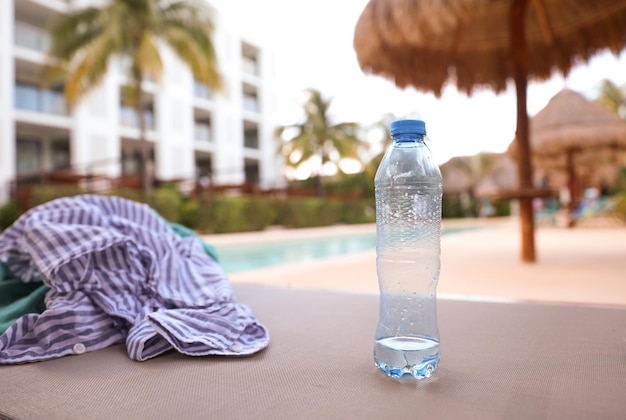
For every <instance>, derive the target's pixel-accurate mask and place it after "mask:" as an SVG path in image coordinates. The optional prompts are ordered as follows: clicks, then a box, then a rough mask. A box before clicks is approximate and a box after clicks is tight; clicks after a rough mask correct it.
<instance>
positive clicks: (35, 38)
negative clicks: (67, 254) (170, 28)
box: [0, 0, 284, 205]
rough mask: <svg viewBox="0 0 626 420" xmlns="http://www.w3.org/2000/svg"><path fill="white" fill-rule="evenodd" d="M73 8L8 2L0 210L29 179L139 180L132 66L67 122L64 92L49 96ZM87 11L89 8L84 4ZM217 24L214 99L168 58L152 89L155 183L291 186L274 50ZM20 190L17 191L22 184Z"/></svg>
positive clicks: (0, 64) (1, 85)
mask: <svg viewBox="0 0 626 420" xmlns="http://www.w3.org/2000/svg"><path fill="white" fill-rule="evenodd" d="M75 3H81V2H71V1H67V0H0V205H2V204H3V203H5V202H6V201H7V200H8V199H9V198H10V196H11V192H12V189H13V188H15V183H14V181H15V179H16V178H19V177H21V176H25V175H27V174H37V173H39V174H41V173H49V172H52V171H55V170H68V169H69V170H71V171H73V172H76V173H82V174H92V175H100V176H102V177H106V178H105V179H118V178H120V177H124V176H132V175H135V176H136V175H137V171H138V162H139V161H138V159H139V141H138V138H139V130H138V128H137V127H138V124H137V119H136V117H135V113H134V111H133V110H132V108H130V107H128V106H127V105H125V103H124V99H123V96H124V95H122V91H123V87H124V86H125V85H126V84H127V82H128V79H127V76H126V71H125V68H126V66H125V65H124V62H123V61H122V60H116V61H115V62H112V63H110V67H109V72H108V75H107V76H106V78H105V80H104V81H103V83H102V85H101V86H99V87H97V88H96V89H94V90H93V91H92V92H91V93H90V94H89V96H87V97H85V98H84V100H82V101H81V102H80V103H79V104H78V106H77V107H76V108H75V109H74V110H72V111H71V112H68V110H67V109H66V107H65V105H64V101H63V95H62V86H57V87H55V88H52V89H50V88H45V87H44V86H43V84H42V83H41V80H40V77H39V74H40V73H39V71H40V69H41V68H42V65H43V64H44V62H45V58H46V54H45V52H46V48H47V46H48V45H49V38H48V36H47V34H46V32H45V29H44V28H45V27H46V24H47V22H48V19H49V18H50V17H51V16H53V15H55V14H59V13H65V12H67V11H68V10H69V7H70V4H75ZM82 3H84V1H83V2H82ZM230 19H236V17H235V16H233V17H232V18H231V17H230V16H228V15H225V14H224V13H220V11H216V14H215V18H214V21H215V32H214V34H213V41H214V44H215V48H216V50H217V56H218V65H219V68H220V72H221V74H222V76H223V79H224V87H223V89H222V90H221V91H220V92H214V93H213V92H209V91H208V90H207V89H206V88H205V87H204V86H203V85H200V84H199V83H197V82H195V81H194V78H193V75H192V73H191V71H190V70H189V69H188V68H187V67H186V66H185V65H184V64H183V63H182V62H181V61H179V60H178V58H177V57H175V56H174V54H173V53H172V52H171V51H170V50H168V49H167V48H163V50H162V59H163V61H164V74H163V78H162V80H161V81H160V82H159V83H155V82H147V83H146V84H145V86H144V90H145V92H146V94H147V96H148V97H149V98H150V102H149V106H148V111H147V117H148V130H149V131H148V133H147V138H148V141H149V144H150V145H151V147H152V154H153V157H154V175H155V177H156V179H158V180H162V181H167V180H198V179H200V178H201V177H204V178H205V179H209V180H210V182H211V183H213V185H240V184H244V183H246V184H249V185H254V186H256V187H259V188H261V189H264V188H272V187H279V186H282V185H283V184H284V178H283V175H282V172H283V171H282V164H280V161H279V160H278V159H277V156H276V150H277V145H276V140H275V138H274V135H273V133H274V129H275V126H276V117H275V113H276V106H275V103H274V95H273V92H274V87H273V84H274V83H275V80H274V61H273V57H272V54H271V52H270V51H269V50H267V48H264V47H262V46H261V45H258V44H257V43H256V42H255V40H252V39H245V38H244V37H242V36H241V35H240V34H236V33H234V31H233V30H232V28H233V27H234V26H233V23H236V22H234V21H233V20H230ZM18 185H19V184H18Z"/></svg>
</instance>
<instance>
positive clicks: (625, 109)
mask: <svg viewBox="0 0 626 420" xmlns="http://www.w3.org/2000/svg"><path fill="white" fill-rule="evenodd" d="M597 101H598V102H600V103H601V104H602V105H604V106H605V107H606V108H607V109H609V110H610V111H611V112H614V113H615V114H617V115H619V117H620V118H622V119H626V92H625V91H624V88H619V87H618V86H617V85H616V84H615V83H613V82H612V81H610V80H608V79H605V80H603V81H602V84H601V85H600V96H599V97H598V99H597Z"/></svg>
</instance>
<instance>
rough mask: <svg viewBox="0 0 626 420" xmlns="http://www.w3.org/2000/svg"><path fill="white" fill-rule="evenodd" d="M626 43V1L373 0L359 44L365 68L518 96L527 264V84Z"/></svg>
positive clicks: (398, 80)
mask: <svg viewBox="0 0 626 420" xmlns="http://www.w3.org/2000/svg"><path fill="white" fill-rule="evenodd" d="M625 46H626V0H576V1H573V0H370V2H369V3H368V4H367V6H366V7H365V9H364V10H363V13H362V15H361V17H360V19H359V21H358V23H357V27H356V31H355V37H354V47H355V50H356V53H357V57H358V60H359V64H360V66H361V68H362V69H363V71H365V72H366V73H373V74H379V75H382V76H384V77H387V78H389V79H391V80H393V81H394V82H395V84H396V85H397V86H399V87H407V86H414V87H415V88H417V89H419V90H425V91H433V92H434V93H435V94H437V95H439V94H440V93H441V90H442V88H443V86H444V85H445V84H446V83H454V84H455V85H456V86H457V88H458V89H459V90H460V91H462V92H466V93H468V94H471V93H472V91H473V90H475V89H476V88H490V89H493V90H495V91H496V92H497V93H499V92H502V91H504V90H505V89H506V87H507V82H508V81H509V80H511V79H512V80H513V81H514V82H515V88H516V93H517V132H516V138H517V139H518V140H519V141H518V147H519V151H518V153H519V165H518V171H519V187H520V188H519V191H518V193H519V194H518V198H519V199H520V217H521V222H522V223H521V225H522V260H524V261H528V262H533V261H535V260H536V255H535V243H534V221H533V209H532V198H533V197H534V196H535V194H536V192H535V191H534V190H533V188H532V165H531V160H530V145H529V141H528V113H527V108H526V91H527V83H528V80H537V81H540V80H546V79H548V78H549V77H550V76H551V75H552V73H553V72H555V71H556V72H560V73H562V74H563V75H567V74H568V72H569V71H570V69H571V68H572V67H573V66H574V65H575V64H578V63H583V62H587V61H588V60H589V59H590V58H591V57H592V56H593V55H594V54H596V53H598V52H599V51H601V50H604V49H606V48H610V49H611V50H612V51H613V52H614V53H615V54H617V53H619V52H620V51H621V50H622V49H623V48H624V47H625Z"/></svg>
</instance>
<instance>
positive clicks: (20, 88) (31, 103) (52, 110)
mask: <svg viewBox="0 0 626 420" xmlns="http://www.w3.org/2000/svg"><path fill="white" fill-rule="evenodd" d="M15 107H16V108H17V109H24V110H27V111H35V112H44V113H47V114H55V115H67V109H66V107H65V99H64V98H63V91H62V89H41V88H40V87H39V86H37V85H34V84H29V83H22V82H18V83H16V84H15Z"/></svg>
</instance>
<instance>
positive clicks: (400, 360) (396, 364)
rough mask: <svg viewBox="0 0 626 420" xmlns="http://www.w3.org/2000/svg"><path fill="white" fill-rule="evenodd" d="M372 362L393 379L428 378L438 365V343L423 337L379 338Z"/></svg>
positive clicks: (430, 338)
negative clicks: (407, 377)
mask: <svg viewBox="0 0 626 420" xmlns="http://www.w3.org/2000/svg"><path fill="white" fill-rule="evenodd" d="M374 362H375V364H376V366H377V367H378V368H379V369H380V370H382V371H383V372H384V373H385V374H386V375H387V376H390V377H393V378H400V377H402V376H405V375H407V376H411V377H413V378H416V379H423V378H430V377H431V376H432V374H433V373H434V372H435V371H436V370H437V366H438V365H439V341H438V340H436V339H434V338H432V337H425V336H422V337H385V338H381V339H378V340H376V343H375V345H374Z"/></svg>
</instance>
